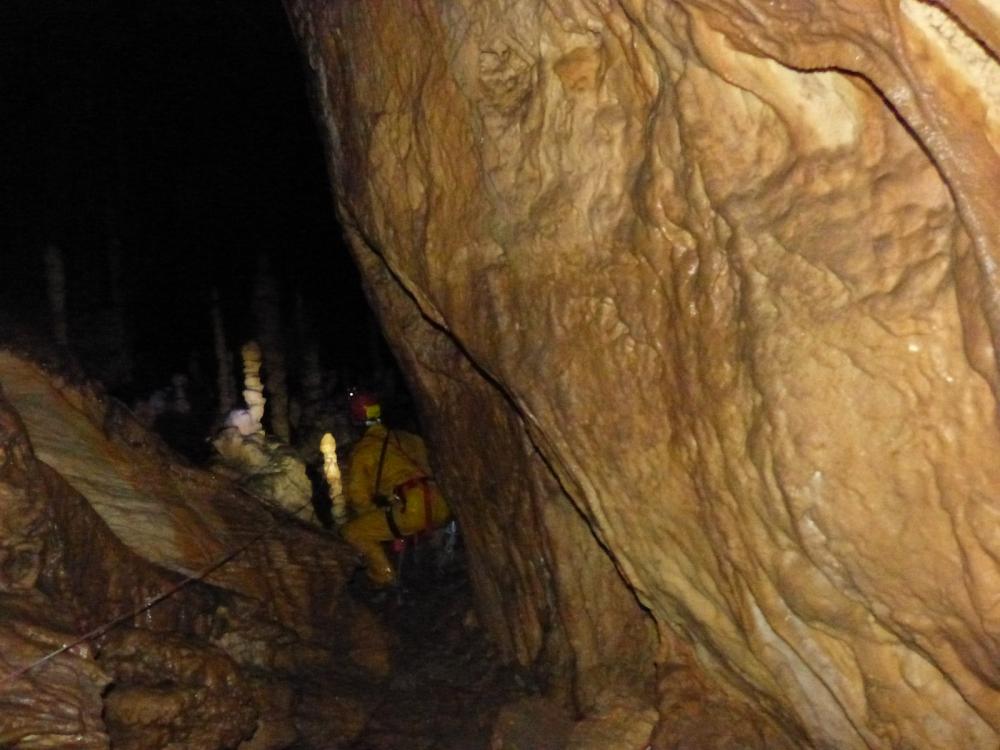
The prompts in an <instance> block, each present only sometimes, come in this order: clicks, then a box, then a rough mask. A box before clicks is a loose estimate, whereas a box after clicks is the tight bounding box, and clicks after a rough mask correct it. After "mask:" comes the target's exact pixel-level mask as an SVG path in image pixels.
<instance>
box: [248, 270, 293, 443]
mask: <svg viewBox="0 0 1000 750" xmlns="http://www.w3.org/2000/svg"><path fill="white" fill-rule="evenodd" d="M254 309H255V311H256V316H257V328H258V331H259V334H260V342H261V346H262V348H263V351H264V357H265V359H266V360H267V367H266V368H265V370H264V376H265V380H266V381H267V391H268V395H269V396H270V400H271V410H270V411H269V412H268V418H269V420H270V424H271V431H272V432H273V433H274V434H275V435H276V436H277V437H279V438H280V439H282V440H284V441H285V442H288V441H289V439H290V438H291V428H290V426H289V423H288V378H287V373H286V370H285V353H284V348H283V346H282V335H281V331H282V325H281V304H280V297H279V295H278V289H277V285H276V284H275V281H274V277H273V276H272V274H271V269H270V265H269V264H268V262H267V258H266V256H264V255H263V254H261V255H259V256H258V258H257V280H256V284H255V285H254Z"/></svg>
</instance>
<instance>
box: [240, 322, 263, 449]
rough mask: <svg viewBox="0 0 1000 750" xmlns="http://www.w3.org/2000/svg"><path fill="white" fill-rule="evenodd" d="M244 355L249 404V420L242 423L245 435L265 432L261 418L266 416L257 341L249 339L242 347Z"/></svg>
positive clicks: (244, 375)
mask: <svg viewBox="0 0 1000 750" xmlns="http://www.w3.org/2000/svg"><path fill="white" fill-rule="evenodd" d="M240 354H241V355H242V357H243V400H244V402H246V405H247V415H248V417H249V422H248V423H247V424H246V425H245V426H244V425H240V432H241V433H242V434H243V435H251V434H255V433H256V434H260V435H263V434H264V427H263V425H262V423H261V420H263V418H264V405H265V404H266V403H267V399H265V398H264V384H263V383H262V382H261V379H260V367H261V351H260V345H259V344H258V343H257V342H256V341H248V342H247V343H245V344H244V345H243V346H242V348H241V349H240Z"/></svg>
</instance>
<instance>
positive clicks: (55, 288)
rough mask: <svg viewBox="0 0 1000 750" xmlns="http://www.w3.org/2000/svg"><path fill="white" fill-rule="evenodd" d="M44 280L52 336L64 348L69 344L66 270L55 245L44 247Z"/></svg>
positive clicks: (60, 253) (60, 252) (59, 251)
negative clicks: (46, 288)
mask: <svg viewBox="0 0 1000 750" xmlns="http://www.w3.org/2000/svg"><path fill="white" fill-rule="evenodd" d="M45 280H46V282H47V285H48V293H49V311H50V313H51V315H52V334H53V335H54V336H55V340H56V343H57V344H59V345H60V346H66V345H67V344H68V343H69V337H68V335H67V326H66V270H65V268H64V266H63V256H62V251H61V250H60V249H59V248H58V247H56V246H55V245H47V246H46V247H45Z"/></svg>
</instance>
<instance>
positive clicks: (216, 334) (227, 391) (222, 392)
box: [212, 289, 236, 414]
mask: <svg viewBox="0 0 1000 750" xmlns="http://www.w3.org/2000/svg"><path fill="white" fill-rule="evenodd" d="M212 340H213V343H214V347H215V377H216V383H217V387H218V397H219V413H220V414H228V413H229V411H230V410H231V409H232V408H233V407H234V406H235V405H236V389H235V388H234V387H233V383H234V380H233V364H232V360H231V359H230V356H229V344H228V343H227V342H226V328H225V325H224V324H223V322H222V307H221V304H220V302H219V290H218V289H213V290H212Z"/></svg>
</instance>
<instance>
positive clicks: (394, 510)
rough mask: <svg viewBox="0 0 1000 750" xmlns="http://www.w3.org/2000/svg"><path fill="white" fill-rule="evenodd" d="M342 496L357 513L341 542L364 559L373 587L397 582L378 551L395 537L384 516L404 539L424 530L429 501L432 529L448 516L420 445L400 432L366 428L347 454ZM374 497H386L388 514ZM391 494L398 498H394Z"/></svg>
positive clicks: (419, 439)
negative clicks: (380, 458) (378, 475)
mask: <svg viewBox="0 0 1000 750" xmlns="http://www.w3.org/2000/svg"><path fill="white" fill-rule="evenodd" d="M387 433H388V435H389V438H388V442H386V434H387ZM383 444H384V445H385V458H384V459H383V462H382V476H381V478H380V480H379V485H378V487H376V486H375V479H376V475H377V474H378V465H379V457H380V456H381V454H382V446H383ZM344 492H345V494H346V495H347V502H348V503H349V504H350V506H351V508H352V509H353V510H354V512H355V514H356V518H355V519H354V520H353V521H350V522H349V523H347V524H345V525H344V528H343V535H344V539H346V540H347V542H348V543H349V544H350V545H351V546H352V547H354V549H356V550H357V551H358V552H360V553H361V555H362V557H364V560H365V565H366V566H367V569H368V578H369V579H370V580H371V581H372V583H374V584H375V585H377V586H386V585H389V584H391V583H392V582H393V581H394V580H395V577H396V572H395V570H393V567H392V563H390V562H389V558H388V557H387V556H386V554H385V549H383V547H382V543H383V542H390V541H392V540H393V539H395V538H396V536H395V534H394V533H393V531H392V528H391V526H390V522H389V519H387V517H386V516H387V514H390V513H391V514H392V515H391V519H392V521H393V522H394V523H395V525H396V528H397V530H398V531H399V533H400V534H401V535H402V536H409V535H411V534H416V533H417V532H419V531H423V530H424V529H425V528H427V526H428V523H427V522H428V514H427V505H426V503H427V502H429V503H430V516H429V518H430V522H431V523H430V526H431V527H432V528H433V527H436V526H440V525H442V524H444V523H445V522H446V521H447V520H448V519H449V517H450V516H451V512H450V511H449V509H448V505H447V504H446V503H445V501H444V498H443V497H442V496H441V492H440V491H439V490H438V488H437V485H436V484H435V483H434V480H433V479H431V471H430V465H429V462H428V460H427V448H426V446H425V445H424V441H423V440H422V439H421V438H419V437H418V436H417V435H413V434H411V433H409V432H403V431H402V430H392V431H391V432H389V431H387V430H386V428H385V427H384V426H383V425H381V424H375V425H372V426H371V427H369V428H368V430H367V432H365V434H364V437H362V438H361V440H359V441H358V442H357V444H356V445H355V446H354V448H353V450H352V451H351V455H350V458H349V459H348V464H347V477H346V481H345V482H344ZM376 495H383V496H385V497H388V498H389V499H390V501H391V502H392V505H391V506H390V507H389V508H387V509H386V508H379V507H378V506H376V505H375V496H376ZM394 495H395V496H396V498H397V499H393V496H394Z"/></svg>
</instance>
